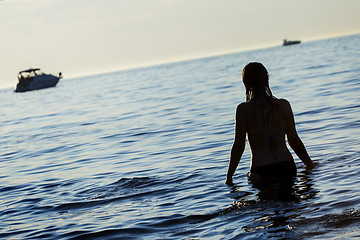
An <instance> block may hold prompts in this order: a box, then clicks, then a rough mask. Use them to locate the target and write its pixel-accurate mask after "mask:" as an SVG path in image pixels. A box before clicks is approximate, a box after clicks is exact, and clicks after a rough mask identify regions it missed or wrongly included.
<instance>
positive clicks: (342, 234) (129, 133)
mask: <svg viewBox="0 0 360 240" xmlns="http://www.w3.org/2000/svg"><path fill="white" fill-rule="evenodd" d="M250 61H258V62H262V63H263V64H264V65H265V66H266V67H267V69H268V71H269V74H270V86H271V89H272V91H273V94H274V95H275V96H276V97H278V98H286V99H287V100H289V101H290V102H291V105H292V108H293V111H294V115H295V120H296V123H297V130H298V133H299V135H300V137H301V138H302V140H303V142H304V143H305V145H306V147H307V150H308V152H309V154H310V156H311V157H312V159H313V160H314V161H316V162H317V166H316V167H315V168H314V169H313V170H310V171H309V170H306V169H305V168H304V165H303V164H302V163H301V161H300V160H299V159H298V158H297V157H296V156H295V155H294V157H295V161H296V165H297V167H298V176H297V178H296V181H295V183H294V184H293V186H291V188H292V198H286V199H278V198H271V197H265V198H264V197H263V193H262V192H261V189H260V190H259V189H258V188H256V187H254V186H253V185H252V183H251V182H249V181H248V179H247V177H246V174H247V172H248V171H249V164H250V150H249V146H248V145H247V146H246V149H245V152H244V154H243V156H242V159H241V162H240V164H239V167H238V169H237V172H236V174H235V176H234V182H235V186H233V187H229V186H227V185H225V184H224V181H225V175H226V171H227V165H228V161H229V154H230V149H231V145H232V141H233V134H234V112H235V108H236V106H237V104H239V103H240V102H242V101H244V100H245V93H244V92H245V89H244V87H243V85H242V82H241V71H242V68H243V67H244V65H245V64H247V63H248V62H250ZM64 75H65V76H66V73H64ZM359 76H360V35H352V36H346V37H340V38H332V39H325V40H319V41H313V42H303V43H301V44H300V45H294V46H289V47H282V46H277V47H272V48H267V49H261V50H253V51H247V52H239V53H232V54H227V55H221V56H214V57H208V58H202V59H196V60H191V61H183V62H176V63H170V64H164V65H159V66H152V67H145V68H139V69H132V70H127V71H119V72H112V73H107V74H101V75H94V76H88V77H81V78H74V79H63V80H61V81H60V82H59V84H58V85H57V86H56V87H55V88H49V89H44V90H38V91H32V92H26V93H14V92H13V89H2V90H0V108H1V117H0V136H1V137H0V157H1V161H0V180H1V181H0V192H1V195H0V238H1V239H267V238H271V239H325V238H326V239H358V238H360V231H359V227H360V223H359V220H360V161H359V160H360V77H359ZM15 84H16V83H15V81H14V86H15Z"/></svg>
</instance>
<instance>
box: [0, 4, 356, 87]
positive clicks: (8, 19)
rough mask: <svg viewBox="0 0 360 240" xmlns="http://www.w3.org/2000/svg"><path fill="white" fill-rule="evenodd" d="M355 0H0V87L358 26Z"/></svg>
mask: <svg viewBox="0 0 360 240" xmlns="http://www.w3.org/2000/svg"><path fill="white" fill-rule="evenodd" d="M359 11H360V1H359V0H341V1H340V0H301V1H298V0H271V1H270V0H0V87H9V86H14V87H15V85H16V83H17V79H16V77H17V73H18V72H19V71H20V70H24V69H27V68H29V67H40V68H42V70H44V72H52V73H56V74H57V72H59V71H62V72H63V75H64V77H65V78H71V77H75V76H81V75H90V74H94V73H99V72H107V71H115V70H121V69H125V68H132V67H137V66H144V65H154V64H158V63H164V62H168V61H177V60H182V59H190V58H197V57H202V56H209V55H216V54H221V53H229V52H237V51H241V50H246V49H252V48H260V47H267V46H276V45H280V44H281V41H282V39H283V38H289V39H300V40H303V41H308V40H313V39H319V38H326V37H332V36H338V35H347V34H353V33H360V14H359Z"/></svg>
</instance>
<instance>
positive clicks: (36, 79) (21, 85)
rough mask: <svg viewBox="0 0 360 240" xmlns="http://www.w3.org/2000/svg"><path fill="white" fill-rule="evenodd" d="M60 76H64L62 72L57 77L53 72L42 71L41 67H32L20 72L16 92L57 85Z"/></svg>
mask: <svg viewBox="0 0 360 240" xmlns="http://www.w3.org/2000/svg"><path fill="white" fill-rule="evenodd" d="M60 78H62V74H61V72H60V73H59V76H58V77H57V76H54V75H52V74H45V73H42V72H40V68H30V69H27V70H24V71H21V72H19V74H18V80H19V82H18V84H17V85H16V89H15V92H26V91H32V90H37V89H42V88H49V87H55V86H56V84H57V83H58V82H59V80H60Z"/></svg>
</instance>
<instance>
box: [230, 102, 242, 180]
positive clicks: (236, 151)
mask: <svg viewBox="0 0 360 240" xmlns="http://www.w3.org/2000/svg"><path fill="white" fill-rule="evenodd" d="M243 106H244V105H242V104H240V105H239V106H238V107H237V109H236V115H235V138H234V143H233V146H232V148H231V155H230V161H229V167H228V171H227V175H226V181H225V183H226V184H228V185H233V180H232V177H233V175H234V173H235V170H236V168H237V166H238V165H239V162H240V158H241V156H242V154H243V152H244V149H245V138H246V122H245V117H244V112H243Z"/></svg>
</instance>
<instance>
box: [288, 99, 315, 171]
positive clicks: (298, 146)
mask: <svg viewBox="0 0 360 240" xmlns="http://www.w3.org/2000/svg"><path fill="white" fill-rule="evenodd" d="M284 102H285V103H286V105H285V106H286V129H285V133H286V136H287V140H288V143H289V145H290V147H291V148H292V149H293V150H294V152H295V153H296V155H297V156H298V157H299V158H300V159H301V161H302V162H303V163H304V164H305V165H306V167H309V168H312V167H313V166H314V163H313V161H312V160H311V158H310V156H309V154H308V152H307V151H306V148H305V145H304V143H303V142H302V141H301V139H300V137H299V135H298V134H297V131H296V127H295V119H294V114H293V112H292V109H291V106H290V103H289V102H288V101H286V100H284Z"/></svg>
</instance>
